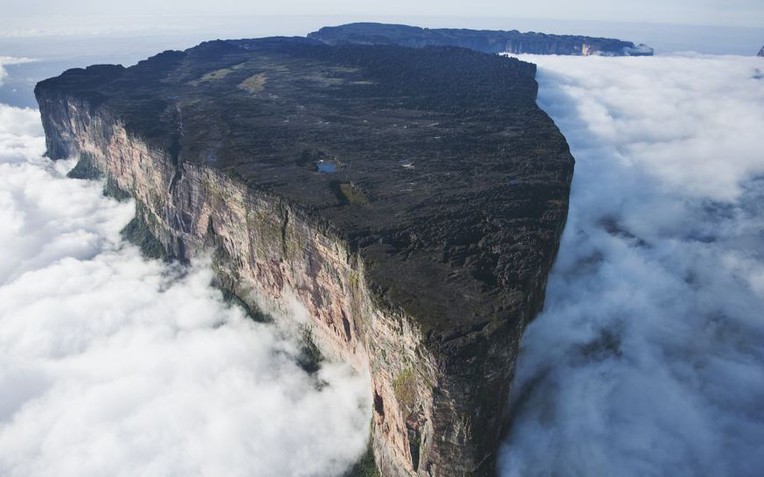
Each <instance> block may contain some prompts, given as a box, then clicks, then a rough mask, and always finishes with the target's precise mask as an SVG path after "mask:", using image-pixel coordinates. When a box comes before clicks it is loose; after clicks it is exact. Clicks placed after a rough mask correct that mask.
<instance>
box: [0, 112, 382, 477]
mask: <svg viewBox="0 0 764 477" xmlns="http://www.w3.org/2000/svg"><path fill="white" fill-rule="evenodd" d="M44 148H45V144H44V138H43V134H42V128H41V125H40V120H39V113H38V112H37V111H36V110H32V109H19V108H13V107H10V106H7V105H2V104H0V224H2V226H1V227H0V249H1V250H2V253H0V475H3V476H8V477H11V476H24V477H28V476H56V477H61V476H77V477H86V476H104V475H109V476H120V475H124V476H131V477H134V476H169V475H221V476H223V475H224V476H256V475H257V476H271V475H272V476H276V475H278V476H291V475H295V476H321V475H339V474H341V473H342V472H343V471H344V470H345V469H346V468H347V467H348V466H349V465H350V464H352V463H353V462H354V461H355V460H356V459H358V457H359V456H360V455H361V454H362V453H363V452H364V451H365V449H366V441H367V438H368V429H369V419H370V415H371V410H370V405H369V401H370V397H369V396H368V393H369V391H368V390H369V384H368V377H366V376H362V375H358V374H357V373H354V372H353V371H352V370H351V369H349V368H348V367H347V366H344V365H339V364H333V363H324V364H323V366H322V367H321V369H320V370H319V371H318V372H317V374H316V375H309V374H308V373H306V372H305V371H303V370H302V369H301V368H300V367H299V366H298V365H297V356H298V355H299V353H300V342H299V340H298V339H297V338H296V337H295V336H293V335H292V334H290V331H289V330H288V329H282V328H279V327H277V326H275V325H272V324H263V323H256V322H254V321H253V320H251V319H249V318H248V317H247V316H246V314H245V313H244V311H243V310H242V309H240V308H238V307H236V306H231V305H230V304H227V303H226V302H225V301H224V300H223V298H222V296H221V293H220V292H219V291H218V290H216V289H215V288H213V287H211V286H210V282H211V280H212V272H211V271H210V267H209V266H207V264H206V263H205V262H204V260H199V261H198V263H195V264H194V265H193V266H191V267H190V268H182V267H178V266H173V265H170V264H166V263H163V262H159V261H147V260H145V259H143V258H142V257H141V255H140V253H139V251H138V250H137V249H136V248H135V247H133V246H132V245H129V244H126V243H124V242H123V241H121V239H120V235H119V231H120V229H121V228H122V227H124V226H125V225H126V224H127V223H128V221H129V220H130V219H131V218H132V217H133V215H134V204H133V203H132V202H128V203H119V202H116V201H114V200H112V199H108V198H106V197H103V195H102V194H101V188H102V184H100V183H98V182H91V181H81V180H73V179H67V178H66V177H65V173H66V171H67V170H68V169H69V168H71V167H72V166H73V162H72V161H60V162H57V163H53V162H51V161H48V160H47V159H44V158H42V154H43V152H44Z"/></svg>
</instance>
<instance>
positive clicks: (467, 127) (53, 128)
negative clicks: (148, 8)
mask: <svg viewBox="0 0 764 477" xmlns="http://www.w3.org/2000/svg"><path fill="white" fill-rule="evenodd" d="M534 73H535V68H534V66H533V65H530V64H527V63H522V62H519V61H517V60H513V59H508V58H502V57H498V56H492V55H485V54H481V53H477V52H472V51H468V50H462V49H454V48H425V49H418V50H415V49H407V48H400V47H392V46H353V45H348V46H336V47H332V46H327V45H322V44H319V43H317V42H313V41H310V40H306V39H262V40H238V41H214V42H208V43H203V44H201V45H199V46H197V47H195V48H192V49H189V50H187V51H184V52H165V53H162V54H159V55H157V56H155V57H152V58H150V59H148V60H146V61H143V62H141V63H139V64H138V65H136V66H133V67H131V68H123V67H121V66H93V67H90V68H87V69H84V70H82V69H80V70H70V71H67V72H65V73H64V74H62V75H61V76H59V77H57V78H52V79H49V80H46V81H43V82H41V83H40V84H38V86H37V88H36V89H35V93H36V96H37V99H38V102H39V105H40V111H41V114H42V120H43V126H44V128H45V133H46V140H47V146H48V155H49V156H50V157H51V158H53V159H57V158H63V157H70V156H72V155H79V157H80V159H81V161H85V162H87V163H88V164H89V165H91V166H94V167H95V168H96V169H97V170H99V171H101V172H103V173H104V174H106V175H107V177H108V179H109V181H110V182H111V183H112V184H113V185H114V187H117V188H119V189H121V190H124V191H128V192H129V193H130V194H131V195H132V196H133V197H134V198H135V200H136V203H137V210H138V218H139V219H140V220H141V221H143V222H144V224H145V225H146V226H147V227H148V228H149V230H151V232H152V234H153V235H154V236H155V237H156V238H158V239H159V241H160V242H161V243H162V244H163V245H164V247H165V248H166V249H167V250H169V251H170V252H171V253H172V254H174V255H176V256H179V257H186V256H189V255H193V254H195V253H197V252H198V251H200V250H201V249H205V248H212V249H214V253H215V266H216V269H217V272H218V274H219V275H220V277H221V280H222V282H223V283H224V284H225V286H226V287H228V288H230V290H232V291H233V292H235V293H236V294H237V295H238V296H239V297H241V298H242V299H243V300H245V301H246V302H248V303H250V304H258V305H261V306H262V305H263V304H264V305H265V306H269V307H276V308H282V309H286V308H289V307H295V306H296V307H299V308H301V309H303V310H304V311H306V312H307V314H308V316H309V317H310V322H311V324H312V327H313V335H314V337H315V338H316V340H317V342H318V344H319V346H320V347H321V348H322V351H324V352H326V353H328V354H330V355H333V356H336V357H339V358H342V359H346V360H348V361H350V362H351V363H353V364H354V366H356V367H358V368H359V369H364V368H368V369H369V370H370V372H371V376H372V380H373V390H372V395H373V400H374V402H373V408H374V413H373V429H372V436H373V437H372V441H373V447H374V450H375V455H376V460H377V464H378V466H379V468H380V469H381V471H382V472H383V474H384V475H388V476H399V475H400V476H408V475H431V476H450V475H469V474H471V475H491V474H493V470H494V460H495V453H496V450H497V446H498V443H499V438H500V434H501V432H502V426H503V425H504V424H505V422H506V418H507V416H506V415H505V414H506V398H507V394H508V390H509V385H510V381H511V377H512V373H513V369H514V362H515V357H516V354H517V349H518V343H519V340H520V336H521V333H522V331H523V328H524V326H525V325H526V324H527V323H528V321H529V320H530V319H532V318H533V316H534V315H535V314H536V312H537V311H538V310H539V309H540V308H541V306H542V302H543V297H544V289H545V283H546V277H547V273H548V271H549V268H550V267H551V264H552V262H553V259H554V256H555V254H556V251H557V247H558V243H559V238H560V235H561V232H562V229H563V226H564V223H565V218H566V213H567V205H568V193H569V187H570V180H571V176H572V171H573V159H572V157H571V156H570V153H569V151H568V147H567V144H566V142H565V140H564V138H563V137H562V135H561V134H560V132H559V131H558V129H557V128H556V127H555V126H554V124H553V122H552V121H551V120H550V119H549V118H548V117H547V116H546V114H544V113H543V112H542V111H540V110H539V108H538V107H537V106H536V104H535V95H536V88H537V86H536V83H535V80H534Z"/></svg>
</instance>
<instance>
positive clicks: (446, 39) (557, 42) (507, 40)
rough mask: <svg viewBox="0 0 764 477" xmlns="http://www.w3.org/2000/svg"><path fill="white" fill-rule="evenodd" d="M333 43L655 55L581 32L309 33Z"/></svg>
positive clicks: (374, 28)
mask: <svg viewBox="0 0 764 477" xmlns="http://www.w3.org/2000/svg"><path fill="white" fill-rule="evenodd" d="M308 37H309V38H312V39H314V40H319V41H321V42H323V43H327V44H330V45H340V44H350V43H353V44H363V45H398V46H408V47H415V48H422V47H425V46H459V47H463V48H469V49H472V50H476V51H481V52H483V53H516V54H520V53H528V54H536V55H574V56H588V55H600V56H652V55H653V49H652V48H650V47H649V46H647V45H644V44H639V45H635V44H634V43H632V42H630V41H623V40H617V39H613V38H595V37H589V36H580V35H550V34H546V33H536V32H527V33H520V32H519V31H517V30H511V31H501V30H467V29H455V28H436V29H430V28H420V27H414V26H408V25H389V24H384V23H350V24H347V25H340V26H336V27H324V28H321V29H320V30H318V31H316V32H313V33H311V34H309V35H308Z"/></svg>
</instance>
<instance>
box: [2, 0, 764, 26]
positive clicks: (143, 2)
mask: <svg viewBox="0 0 764 477" xmlns="http://www.w3.org/2000/svg"><path fill="white" fill-rule="evenodd" d="M297 12H299V14H301V15H321V16H326V15H360V16H391V15H394V16H427V15H430V16H433V15H438V16H448V17H476V16H504V17H518V18H550V19H565V20H596V21H611V22H613V21H615V22H624V21H627V22H657V23H675V24H691V25H728V26H755V27H756V26H761V25H762V23H764V4H762V2H761V1H759V0H642V1H640V2H612V1H610V0H588V1H578V2H570V1H567V0H547V1H544V2H507V1H499V0H475V1H471V2H462V1H454V0H449V1H444V0H437V1H435V0H420V1H417V2H411V1H405V0H389V1H387V2H370V1H357V0H324V1H322V2H311V1H307V0H281V1H279V2H244V1H241V0H217V1H215V2H209V1H207V0H186V1H183V2H179V1H168V2H156V1H152V0H133V1H130V2H116V3H114V2H112V3H107V2H101V1H96V0H69V1H67V2H54V1H50V0H23V1H22V0H5V2H4V14H5V15H12V16H26V15H46V16H47V15H90V14H93V15H178V14H189V15H200V14H201V15H211V14H222V15H289V14H295V13H297Z"/></svg>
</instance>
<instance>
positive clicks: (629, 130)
mask: <svg viewBox="0 0 764 477" xmlns="http://www.w3.org/2000/svg"><path fill="white" fill-rule="evenodd" d="M531 60H532V61H535V62H537V63H539V64H540V70H539V80H540V86H541V88H540V103H541V105H542V107H543V108H544V109H545V110H546V111H548V112H549V114H550V115H551V116H552V117H553V118H554V119H555V120H556V122H557V123H558V125H559V126H560V128H561V129H562V131H563V132H564V133H565V135H566V136H567V138H568V140H569V142H570V144H571V148H572V151H573V154H574V156H575V157H576V158H577V163H576V175H575V178H574V184H573V193H572V197H571V211H570V220H569V222H568V226H567V228H566V231H565V235H564V238H563V243H562V247H561V250H560V256H559V259H558V262H557V264H556V266H555V269H554V272H553V274H552V276H551V279H550V284H549V291H548V296H547V305H546V311H545V312H544V314H543V315H542V316H540V317H539V318H538V319H537V320H536V321H535V322H534V323H533V324H532V325H531V326H530V327H529V329H528V330H527V334H526V336H525V338H524V340H523V344H522V352H521V356H520V360H519V367H518V372H517V380H516V383H515V386H514V390H513V397H512V405H513V412H514V414H515V420H514V423H513V426H512V431H511V435H510V437H509V439H508V441H507V443H506V446H505V449H504V452H503V458H502V467H503V469H504V473H505V474H506V475H518V476H519V475H523V476H528V475H619V476H644V475H656V476H657V475H688V476H689V475H693V476H697V475H737V476H753V475H758V474H759V473H760V471H761V468H762V467H764V456H763V455H762V454H761V452H760V449H761V446H762V445H764V410H763V409H762V407H761V403H762V402H764V320H762V314H761V313H762V310H764V238H763V237H762V230H764V208H762V205H761V204H762V203H764V202H763V199H764V187H762V186H763V185H764V179H763V178H762V177H763V175H764V155H762V153H761V139H760V135H761V131H764V81H762V80H761V76H762V75H761V71H760V70H759V69H760V68H762V64H761V62H760V61H757V60H756V59H754V58H740V57H702V56H696V57H654V58H620V59H617V58H570V57H568V58H566V57H558V58H555V57H534V58H531Z"/></svg>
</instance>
